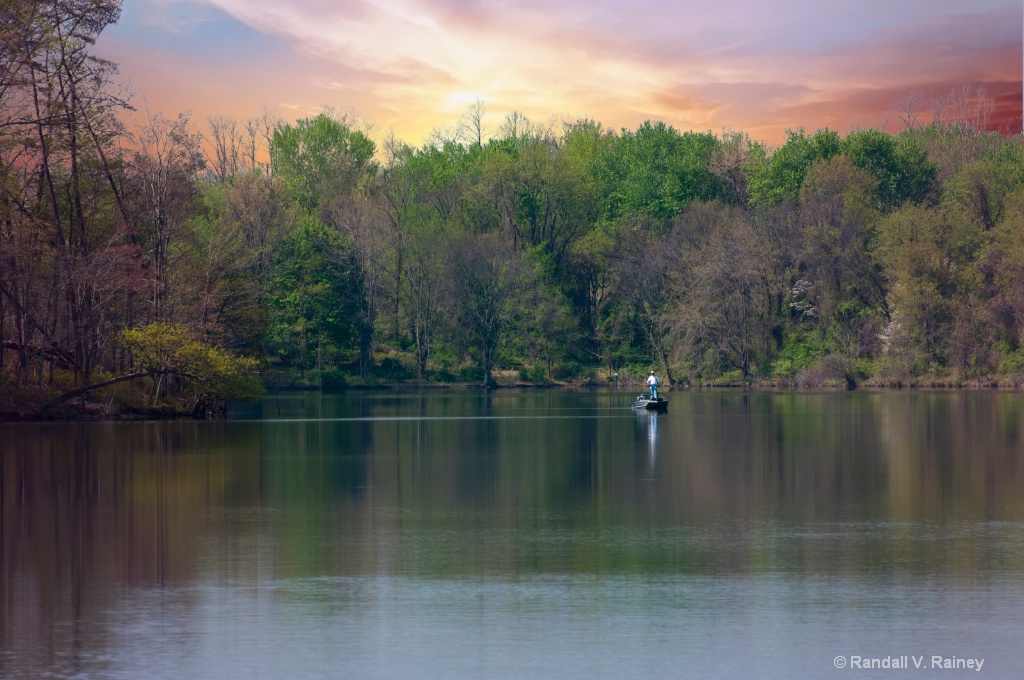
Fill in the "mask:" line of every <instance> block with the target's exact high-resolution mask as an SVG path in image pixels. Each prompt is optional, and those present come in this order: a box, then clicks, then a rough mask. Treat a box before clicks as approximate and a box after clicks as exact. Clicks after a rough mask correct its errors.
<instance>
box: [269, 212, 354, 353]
mask: <svg viewBox="0 0 1024 680" xmlns="http://www.w3.org/2000/svg"><path fill="white" fill-rule="evenodd" d="M357 276H358V272H357V271H356V269H355V266H354V262H353V258H352V249H351V245H350V244H349V243H348V242H346V241H345V239H343V238H342V236H341V235H340V234H339V233H338V232H337V231H335V230H333V229H331V228H329V227H327V226H326V225H325V224H323V223H322V222H320V221H319V220H316V219H313V218H307V219H305V220H303V221H301V222H300V224H299V225H298V226H297V227H296V228H295V230H294V231H293V232H292V233H291V234H289V235H288V237H287V238H285V240H284V241H283V242H282V244H281V248H280V250H279V252H278V257H277V265H276V267H275V275H274V276H273V278H272V279H271V280H270V282H269V287H268V294H267V305H268V308H269V312H270V327H269V330H268V332H267V345H268V349H269V350H270V352H272V353H273V354H275V355H276V356H277V357H279V358H280V359H282V360H283V361H285V362H286V363H289V364H294V365H296V366H299V367H302V368H307V369H308V368H312V367H314V366H320V367H322V366H324V365H330V364H333V363H335V362H336V361H338V360H341V359H342V358H343V357H344V353H345V352H346V351H348V350H351V349H353V348H354V346H355V343H356V327H355V315H356V314H357V310H358V306H359V304H360V299H359V294H360V287H359V281H358V278H357Z"/></svg>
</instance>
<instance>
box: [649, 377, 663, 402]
mask: <svg viewBox="0 0 1024 680" xmlns="http://www.w3.org/2000/svg"><path fill="white" fill-rule="evenodd" d="M647 384H648V385H650V387H651V399H657V398H658V386H659V385H661V381H660V380H658V376H656V375H654V371H651V375H650V376H648V378H647Z"/></svg>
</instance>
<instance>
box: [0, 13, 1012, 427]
mask: <svg viewBox="0 0 1024 680" xmlns="http://www.w3.org/2000/svg"><path fill="white" fill-rule="evenodd" d="M119 12H120V2H119V0H46V1H43V0H38V1H34V2H23V1H22V0H0V14H2V21H0V388H2V389H5V390H7V394H8V395H14V396H9V397H8V400H9V401H10V400H17V399H22V400H25V399H29V398H30V397H29V396H27V395H31V394H36V393H38V394H42V395H43V397H38V396H37V397H36V398H37V399H41V401H39V402H38V403H37V405H38V406H40V407H42V406H44V405H47V404H45V401H46V399H49V398H54V397H59V396H61V395H63V396H64V397H69V396H77V395H80V394H81V395H84V394H86V393H89V394H98V393H96V392H93V391H90V390H89V389H87V388H90V387H92V386H95V385H100V384H107V385H109V387H108V388H107V389H108V390H109V392H107V393H104V394H109V395H110V396H108V397H106V398H107V399H109V400H110V401H111V402H113V401H114V400H115V399H118V400H122V399H123V400H129V401H130V400H131V399H133V398H134V399H139V398H140V394H141V395H142V397H141V398H142V400H143V401H148V402H149V403H150V404H155V403H156V402H158V401H161V400H164V399H167V398H180V399H182V400H183V402H184V401H186V400H187V402H188V405H189V407H190V408H192V407H195V408H196V409H202V408H205V407H206V405H207V404H209V403H210V402H211V400H215V399H219V398H222V397H227V396H236V397H246V396H250V397H251V396H254V395H256V394H258V393H259V391H260V390H261V389H262V386H263V385H264V384H272V385H278V386H284V385H291V386H294V385H309V386H322V387H327V388H330V387H340V386H345V385H373V384H383V383H402V382H408V383H446V382H448V383H476V384H488V385H492V384H507V383H509V382H524V383H531V384H532V383H546V382H573V383H608V382H609V381H616V380H619V381H623V382H626V383H628V382H629V381H631V380H635V379H637V378H638V377H640V376H642V375H644V374H646V372H647V371H648V370H650V369H655V370H657V371H659V372H660V373H661V374H662V376H663V380H665V381H667V382H670V383H674V384H681V383H682V384H747V383H755V382H760V383H764V382H771V383H774V384H792V385H807V386H821V385H841V386H849V387H853V386H856V385H858V384H869V385H915V384H950V385H954V384H992V383H1000V384H1004V385H1017V384H1019V383H1020V382H1022V380H1024V348H1022V341H1024V140H1022V138H1021V136H1020V135H1019V134H1017V135H1016V136H1007V135H1002V134H998V133H996V132H993V131H990V130H989V129H988V128H989V119H990V115H991V112H992V106H993V104H992V102H991V100H989V99H988V98H987V97H986V96H985V94H984V92H979V91H974V90H972V89H971V88H970V87H964V88H963V89H961V90H957V91H955V92H953V93H951V94H950V95H949V96H946V97H944V98H941V99H934V100H929V99H926V98H925V97H924V96H923V95H921V94H920V93H913V94H909V95H908V96H907V97H906V98H904V99H903V100H901V101H900V102H896V103H894V106H893V112H892V116H891V120H890V121H889V124H888V125H887V126H886V129H860V130H855V131H853V132H850V133H848V134H846V135H841V134H838V133H837V132H834V131H832V130H827V129H826V130H818V131H816V132H814V133H813V134H811V133H808V132H806V131H805V130H794V131H791V132H789V133H788V137H787V139H786V140H785V142H784V143H782V144H781V145H778V146H775V147H773V146H768V145H766V144H763V143H760V142H758V141H756V140H753V139H750V137H749V136H748V135H746V134H744V133H742V132H728V131H723V132H722V133H721V134H713V133H711V132H681V131H679V130H676V129H674V128H673V127H670V126H668V125H666V124H664V123H662V122H656V121H649V122H647V123H644V124H643V125H641V126H639V127H638V128H637V129H635V130H628V129H622V130H619V131H614V130H610V129H607V128H605V127H604V126H602V125H601V124H600V123H598V122H597V121H593V120H588V119H579V120H568V121H560V122H558V123H547V124H538V123H536V122H533V121H530V120H528V119H527V118H526V117H525V116H523V115H522V114H519V113H512V114H509V115H508V116H506V117H505V119H504V122H503V124H502V125H501V126H500V127H497V128H495V129H488V128H487V127H486V126H485V120H486V116H485V115H484V114H485V109H484V104H483V102H477V103H476V104H475V105H473V106H471V107H470V108H469V109H468V110H467V111H466V113H465V114H464V115H463V116H462V117H461V118H460V119H459V120H458V121H454V122H453V125H452V126H451V128H449V129H444V130H437V131H435V133H434V134H433V135H432V136H431V138H430V139H429V140H428V142H427V143H425V144H423V145H422V146H419V147H415V146H410V145H409V144H406V143H404V142H402V141H400V140H397V139H393V138H384V139H382V140H376V141H375V139H374V135H372V134H371V133H370V132H369V130H370V129H371V128H370V126H368V125H367V124H366V123H365V122H364V121H360V120H358V119H357V118H355V117H353V116H345V115H339V114H337V113H335V112H333V111H331V110H324V111H322V112H321V113H319V114H318V115H315V116H312V117H308V118H303V119H300V120H296V121H294V122H286V121H284V120H281V119H280V118H278V117H277V116H276V115H274V114H273V113H272V112H270V111H269V110H264V111H262V112H258V113H257V112H254V114H255V115H254V116H253V117H252V118H250V119H248V120H245V121H240V120H236V119H231V118H228V117H224V116H214V117H210V118H208V119H207V120H205V121H201V122H197V121H193V120H191V117H190V115H189V114H187V113H183V114H180V115H177V116H175V117H167V116H165V115H162V114H155V113H150V112H147V111H142V110H136V109H134V108H133V106H132V104H131V101H130V100H129V98H128V97H127V96H126V95H125V94H124V93H123V92H122V88H121V86H120V84H119V81H118V79H117V68H116V65H115V64H112V63H110V62H107V61H104V60H101V59H99V58H97V57H96V56H95V55H94V54H93V50H92V48H93V45H94V44H95V41H96V38H97V36H98V35H99V34H100V33H101V31H102V30H103V29H104V28H105V27H106V26H108V25H110V24H111V23H113V22H115V21H116V20H117V18H118V16H119ZM1014 132H1015V133H1017V132H1019V131H1016V130H1015V131H1014ZM136 379H138V380H136ZM133 390H137V391H139V392H138V393H136V392H133ZM51 403H53V402H51ZM47 406H48V405H47ZM3 410H8V411H11V410H17V409H14V408H13V407H11V406H10V405H9V404H8V405H7V406H6V407H3V406H0V411H3Z"/></svg>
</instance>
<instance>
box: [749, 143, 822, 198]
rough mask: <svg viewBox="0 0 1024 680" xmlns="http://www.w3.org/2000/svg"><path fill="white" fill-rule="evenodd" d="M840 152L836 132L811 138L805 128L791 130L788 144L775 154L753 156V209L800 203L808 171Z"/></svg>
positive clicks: (750, 194) (750, 179) (751, 189)
mask: <svg viewBox="0 0 1024 680" xmlns="http://www.w3.org/2000/svg"><path fill="white" fill-rule="evenodd" d="M839 150H840V138H839V135H838V134H837V133H835V132H833V131H832V130H828V129H825V130H818V131H817V132H816V133H814V134H813V135H811V136H810V137H808V136H807V134H806V133H805V132H804V130H803V129H799V130H796V131H794V130H790V131H789V132H788V136H787V138H786V141H785V143H784V144H783V145H782V146H780V147H779V148H778V149H775V151H774V152H773V153H770V154H767V155H763V156H762V155H761V154H754V155H753V158H752V160H751V161H750V163H749V176H748V180H747V188H748V191H749V202H750V205H751V207H753V208H757V209H760V210H765V209H768V208H771V207H772V206H777V205H780V204H782V203H793V204H796V203H797V201H798V200H799V197H800V187H801V186H802V185H803V182H804V176H805V175H806V174H807V169H808V168H810V167H811V165H812V164H813V163H814V162H815V161H817V160H828V159H829V158H832V157H833V156H835V155H838V154H839Z"/></svg>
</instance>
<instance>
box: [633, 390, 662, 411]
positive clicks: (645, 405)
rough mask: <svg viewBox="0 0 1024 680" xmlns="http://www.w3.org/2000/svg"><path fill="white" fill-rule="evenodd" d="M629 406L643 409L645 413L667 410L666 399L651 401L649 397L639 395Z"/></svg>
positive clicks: (659, 398)
mask: <svg viewBox="0 0 1024 680" xmlns="http://www.w3.org/2000/svg"><path fill="white" fill-rule="evenodd" d="M630 406H632V407H633V408H635V409H644V410H647V411H664V410H665V409H667V408H668V399H662V398H661V397H658V398H657V399H651V398H650V396H648V395H646V394H641V395H639V396H638V397H637V398H636V401H634V402H633V403H632V404H630Z"/></svg>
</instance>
